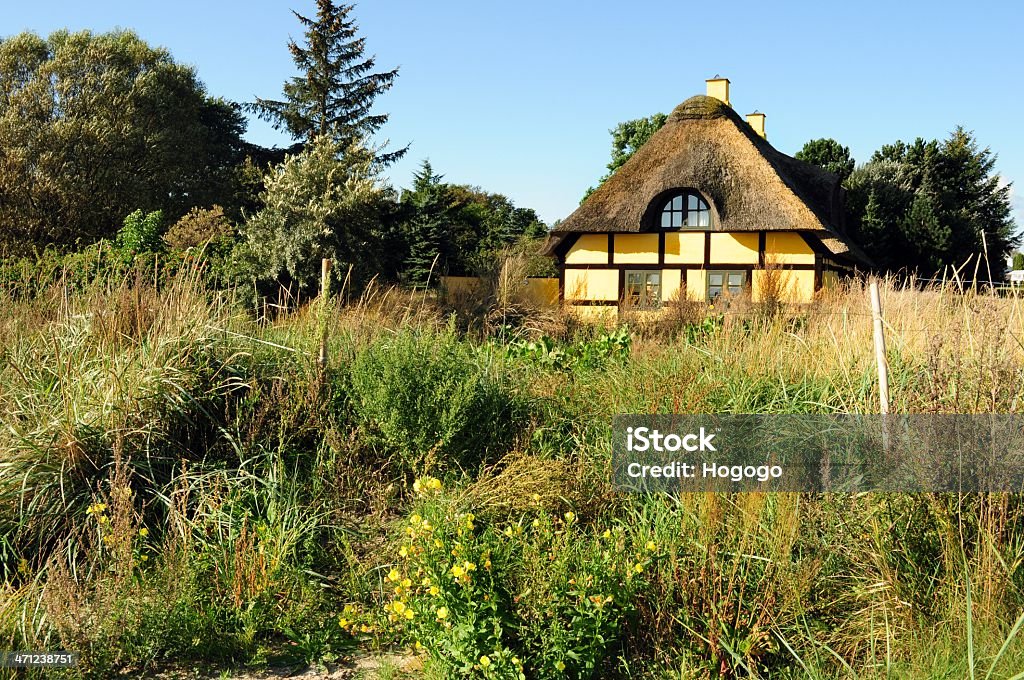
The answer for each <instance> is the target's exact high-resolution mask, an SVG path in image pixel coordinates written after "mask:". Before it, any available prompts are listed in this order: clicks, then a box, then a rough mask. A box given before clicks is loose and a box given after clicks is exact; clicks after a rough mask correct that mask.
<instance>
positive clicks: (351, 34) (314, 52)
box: [248, 0, 407, 165]
mask: <svg viewBox="0 0 1024 680" xmlns="http://www.w3.org/2000/svg"><path fill="white" fill-rule="evenodd" d="M354 7H355V6H354V5H335V4H334V1H333V0H317V13H316V18H315V19H311V18H309V17H305V16H303V15H301V14H299V13H298V12H295V11H294V10H293V11H292V14H294V15H295V16H296V17H297V18H298V19H299V21H300V22H301V23H302V25H303V26H304V27H305V43H304V44H303V45H299V44H298V43H297V42H295V40H289V41H288V50H289V51H290V52H291V54H292V60H293V61H294V62H295V65H296V66H297V67H298V70H299V75H298V76H296V77H294V78H292V79H291V80H290V81H288V82H287V83H285V85H284V99H283V100H272V99H259V98H257V100H256V102H255V103H253V104H250V105H248V108H249V110H251V111H254V112H255V113H257V114H258V115H259V116H260V117H261V118H263V119H264V120H268V121H270V122H271V123H273V125H274V127H275V128H276V129H279V130H280V129H285V130H287V131H288V133H289V134H291V135H292V137H294V138H295V139H297V140H299V141H301V142H304V143H308V142H310V141H311V140H312V139H313V138H315V137H322V136H331V137H333V138H334V139H335V141H337V142H338V143H339V145H340V146H341V148H348V147H349V146H350V145H352V144H354V143H358V142H362V141H364V140H366V139H368V138H369V137H371V136H372V135H373V134H374V133H376V132H377V131H378V130H379V129H380V128H381V127H382V126H383V125H384V124H385V123H386V122H387V120H388V114H386V113H377V114H375V113H371V109H372V107H373V102H374V100H375V99H376V98H377V96H378V95H380V94H382V93H384V92H386V91H387V90H389V89H391V87H392V86H393V85H394V82H395V78H396V77H397V76H398V69H397V68H396V69H392V70H390V71H375V70H374V67H375V66H376V60H375V58H374V57H372V56H371V57H366V56H364V51H365V48H366V39H365V38H361V37H359V36H358V26H356V23H355V21H354V19H352V18H351V17H350V16H349V14H350V13H351V12H352V10H353V9H354ZM406 151H407V148H402V149H399V150H397V151H392V152H388V153H381V152H380V150H379V149H378V150H377V154H376V160H377V162H378V163H381V164H383V165H387V164H389V163H391V162H393V161H395V160H397V159H398V158H400V157H401V156H403V155H404V154H405V152H406Z"/></svg>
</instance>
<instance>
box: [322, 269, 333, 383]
mask: <svg viewBox="0 0 1024 680" xmlns="http://www.w3.org/2000/svg"><path fill="white" fill-rule="evenodd" d="M330 287H331V261H330V259H328V258H326V257H325V258H324V259H323V260H321V261H320V315H321V316H320V324H321V326H322V329H323V332H322V334H321V335H320V368H321V369H324V368H327V326H328V323H327V321H328V320H327V302H328V298H327V296H328V293H329V292H330Z"/></svg>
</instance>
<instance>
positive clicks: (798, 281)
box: [751, 269, 814, 302]
mask: <svg viewBox="0 0 1024 680" xmlns="http://www.w3.org/2000/svg"><path fill="white" fill-rule="evenodd" d="M769 275H771V276H777V277H778V283H777V284H775V285H774V286H773V287H775V288H776V289H777V290H778V293H777V294H778V297H779V299H780V301H782V302H810V301H812V300H813V299H814V272H813V271H812V270H809V269H808V270H799V271H793V270H781V269H776V270H774V271H771V272H766V271H764V270H763V269H755V270H754V277H753V281H752V282H751V286H752V289H753V290H752V291H751V292H752V297H753V300H754V302H761V301H762V299H763V296H762V291H763V289H764V288H765V284H766V279H767V277H768V276H769Z"/></svg>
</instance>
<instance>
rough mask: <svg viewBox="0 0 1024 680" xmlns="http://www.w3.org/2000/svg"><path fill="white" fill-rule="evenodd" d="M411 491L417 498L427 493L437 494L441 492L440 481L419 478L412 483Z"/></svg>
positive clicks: (435, 478)
mask: <svg viewBox="0 0 1024 680" xmlns="http://www.w3.org/2000/svg"><path fill="white" fill-rule="evenodd" d="M412 490H413V491H415V492H416V494H417V495H418V496H425V495H427V494H428V493H437V492H438V491H440V490H441V480H440V479H438V478H437V477H421V478H420V479H417V480H416V481H415V482H413V483H412Z"/></svg>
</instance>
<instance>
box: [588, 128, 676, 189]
mask: <svg viewBox="0 0 1024 680" xmlns="http://www.w3.org/2000/svg"><path fill="white" fill-rule="evenodd" d="M666 120H668V116H666V115H665V114H664V113H656V114H654V115H653V116H648V117H647V118H637V119H635V120H627V121H625V122H622V123H619V124H618V125H616V126H615V129H613V130H609V131H608V132H609V133H610V134H611V136H612V159H611V160H610V161H609V162H608V172H607V173H606V174H605V175H604V177H602V178H601V179H600V180H598V183H597V186H601V185H602V184H604V182H605V181H606V180H607V179H608V178H609V177H611V176H612V175H613V174H614V173H615V171H616V170H618V169H619V168H621V167H622V166H623V165H625V164H626V161H628V160H629V159H630V158H632V157H633V154H635V153H636V152H637V150H639V149H640V147H641V146H643V145H644V144H646V143H647V141H648V140H649V139H650V138H651V137H653V136H654V133H655V132H657V131H658V130H660V129H661V128H662V126H663V125H665V121H666ZM596 189H597V187H590V188H589V189H587V192H586V194H584V195H583V199H582V200H581V201H580V202H582V201H585V200H587V197H588V196H590V194H592V193H594V191H595V190H596Z"/></svg>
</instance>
